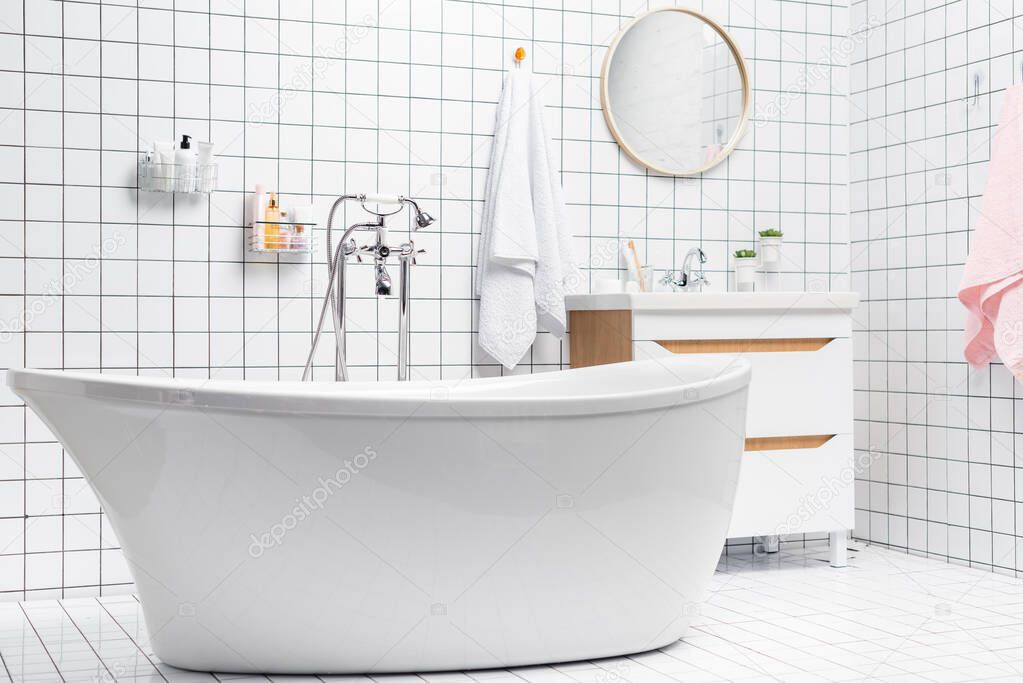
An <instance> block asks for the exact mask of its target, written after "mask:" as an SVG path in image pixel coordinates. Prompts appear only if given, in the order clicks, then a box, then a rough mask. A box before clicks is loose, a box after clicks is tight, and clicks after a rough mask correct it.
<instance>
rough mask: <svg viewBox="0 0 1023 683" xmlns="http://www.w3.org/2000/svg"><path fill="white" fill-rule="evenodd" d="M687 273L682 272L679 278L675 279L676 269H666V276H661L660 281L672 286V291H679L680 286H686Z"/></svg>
mask: <svg viewBox="0 0 1023 683" xmlns="http://www.w3.org/2000/svg"><path fill="white" fill-rule="evenodd" d="M684 280H685V273H682V274H681V275H680V277H679V278H678V279H675V271H673V270H666V271H664V276H663V277H662V278H661V280H660V283H661V284H662V285H664V286H665V287H670V288H671V291H673V292H677V291H678V288H679V287H685V282H684Z"/></svg>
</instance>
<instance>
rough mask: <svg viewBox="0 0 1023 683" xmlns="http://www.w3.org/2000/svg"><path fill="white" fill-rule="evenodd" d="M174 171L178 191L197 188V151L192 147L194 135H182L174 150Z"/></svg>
mask: <svg viewBox="0 0 1023 683" xmlns="http://www.w3.org/2000/svg"><path fill="white" fill-rule="evenodd" d="M174 166H175V169H174V172H175V174H176V179H177V190H178V192H192V191H194V190H195V151H194V150H193V149H192V136H191V135H182V136H181V144H180V145H179V146H178V149H177V151H176V152H174Z"/></svg>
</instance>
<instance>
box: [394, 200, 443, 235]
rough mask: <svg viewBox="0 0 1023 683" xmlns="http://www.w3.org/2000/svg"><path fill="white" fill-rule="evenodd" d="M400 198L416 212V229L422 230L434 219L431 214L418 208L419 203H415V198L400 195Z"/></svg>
mask: <svg viewBox="0 0 1023 683" xmlns="http://www.w3.org/2000/svg"><path fill="white" fill-rule="evenodd" d="M401 200H402V201H403V202H405V203H406V204H408V205H410V206H411V207H412V209H413V210H414V211H415V212H416V230H422V229H423V228H425V227H428V226H429V225H430V224H432V223H433V222H434V221H435V220H436V219H435V218H434V217H433V216H431V215H430V214H428V213H426V212H425V211H423V210H422V209H420V208H419V204H417V203H416V200H415V199H412V198H411V197H402V198H401Z"/></svg>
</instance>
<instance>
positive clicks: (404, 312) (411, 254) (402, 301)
mask: <svg viewBox="0 0 1023 683" xmlns="http://www.w3.org/2000/svg"><path fill="white" fill-rule="evenodd" d="M415 258H416V245H415V244H414V243H412V242H411V241H410V242H406V243H405V244H403V245H401V252H399V254H398V263H399V264H400V267H399V271H398V381H399V382H404V381H405V380H406V379H408V362H409V330H408V322H409V305H410V304H411V299H410V297H409V277H410V276H411V275H412V267H411V265H412V262H413V261H415Z"/></svg>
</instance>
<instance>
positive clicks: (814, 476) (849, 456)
mask: <svg viewBox="0 0 1023 683" xmlns="http://www.w3.org/2000/svg"><path fill="white" fill-rule="evenodd" d="M854 484H855V476H854V469H853V447H852V435H851V434H839V435H837V436H834V437H832V438H831V439H830V440H829V441H828V442H827V443H825V444H823V445H821V446H819V447H817V448H806V449H791V450H777V451H747V452H746V453H743V456H742V469H741V471H740V473H739V486H738V490H737V491H736V494H735V507H734V508H733V510H732V523H731V525H730V526H729V528H728V537H729V538H738V537H744V536H764V535H769V534H789V533H810V532H818V531H837V530H840V529H851V528H853V516H854V511H853V489H854Z"/></svg>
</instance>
